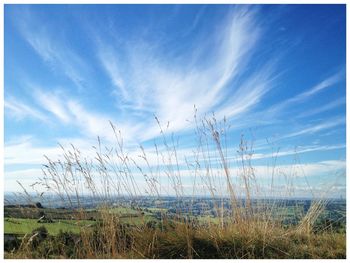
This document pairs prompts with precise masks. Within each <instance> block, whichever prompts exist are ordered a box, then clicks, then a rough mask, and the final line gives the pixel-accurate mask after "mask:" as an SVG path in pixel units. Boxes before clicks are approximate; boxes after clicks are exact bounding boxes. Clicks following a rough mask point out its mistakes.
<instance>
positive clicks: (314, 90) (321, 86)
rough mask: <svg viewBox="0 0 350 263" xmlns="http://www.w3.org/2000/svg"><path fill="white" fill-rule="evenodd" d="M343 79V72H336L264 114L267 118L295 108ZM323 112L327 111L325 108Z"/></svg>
mask: <svg viewBox="0 0 350 263" xmlns="http://www.w3.org/2000/svg"><path fill="white" fill-rule="evenodd" d="M343 79H344V70H341V71H339V72H337V73H336V74H334V75H332V76H330V77H328V78H326V79H325V80H323V81H321V82H319V83H318V84H316V85H315V86H313V87H311V88H310V89H308V90H307V91H304V92H302V93H300V94H298V95H296V96H294V97H292V98H290V99H287V100H285V101H282V102H280V103H278V104H276V105H274V106H272V107H270V108H269V109H267V111H266V112H264V114H268V115H269V116H271V115H276V114H281V113H283V112H284V110H285V109H286V108H288V107H291V106H295V105H296V104H298V103H301V102H303V101H305V100H307V99H309V98H310V97H312V96H314V95H316V94H318V93H319V92H321V91H322V90H325V89H327V88H330V87H332V86H334V85H335V84H337V83H339V82H340V81H341V80H343ZM325 110H327V108H326V109H325Z"/></svg>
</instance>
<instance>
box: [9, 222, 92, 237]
mask: <svg viewBox="0 0 350 263" xmlns="http://www.w3.org/2000/svg"><path fill="white" fill-rule="evenodd" d="M4 220H5V221H4V233H5V234H20V235H24V234H27V233H31V232H32V231H33V230H34V229H36V228H38V227H41V226H44V227H45V228H46V229H47V231H48V232H49V234H51V235H57V234H58V233H59V231H60V230H62V231H66V232H69V231H71V232H73V233H79V232H80V230H81V228H82V227H90V226H92V225H93V224H95V221H90V220H79V221H78V220H55V221H54V222H53V223H38V222H37V220H36V219H26V218H5V219H4Z"/></svg>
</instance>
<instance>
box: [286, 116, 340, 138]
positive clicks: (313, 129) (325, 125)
mask: <svg viewBox="0 0 350 263" xmlns="http://www.w3.org/2000/svg"><path fill="white" fill-rule="evenodd" d="M342 124H345V118H344V117H338V118H335V119H331V120H327V121H325V122H322V123H319V124H316V125H309V126H308V127H306V128H304V129H302V130H299V131H296V132H292V133H288V134H285V135H283V136H282V137H281V139H286V138H291V137H295V136H300V135H305V134H313V133H317V132H321V131H324V130H327V129H330V128H333V127H336V126H339V125H342Z"/></svg>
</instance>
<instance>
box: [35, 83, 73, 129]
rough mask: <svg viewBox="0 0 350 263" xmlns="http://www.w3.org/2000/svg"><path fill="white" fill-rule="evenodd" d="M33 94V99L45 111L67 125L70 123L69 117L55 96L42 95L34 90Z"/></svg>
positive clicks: (42, 93)
mask: <svg viewBox="0 0 350 263" xmlns="http://www.w3.org/2000/svg"><path fill="white" fill-rule="evenodd" d="M35 94H36V95H35V99H36V100H37V101H38V103H39V104H40V105H41V106H42V107H43V108H44V109H45V110H47V111H49V112H51V113H52V114H54V115H55V116H56V117H57V118H58V119H60V120H61V121H62V122H64V123H69V122H70V121H71V116H69V113H68V112H67V110H66V109H65V108H64V107H63V105H62V103H61V101H60V100H59V99H58V97H57V96H55V95H53V94H47V93H44V92H42V91H40V90H36V92H35Z"/></svg>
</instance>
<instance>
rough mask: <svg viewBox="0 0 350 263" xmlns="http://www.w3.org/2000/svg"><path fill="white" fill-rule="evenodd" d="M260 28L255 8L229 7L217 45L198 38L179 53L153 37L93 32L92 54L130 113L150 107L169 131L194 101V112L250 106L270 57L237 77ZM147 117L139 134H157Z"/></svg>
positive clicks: (261, 88) (268, 84)
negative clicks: (115, 37)
mask: <svg viewBox="0 0 350 263" xmlns="http://www.w3.org/2000/svg"><path fill="white" fill-rule="evenodd" d="M198 19H199V18H198ZM197 23H198V21H197ZM261 32H262V28H261V27H260V26H259V23H258V19H257V17H256V10H255V9H254V8H251V7H247V6H244V7H236V8H234V9H233V10H232V12H231V13H230V14H229V16H228V17H227V18H226V19H225V23H224V24H223V25H222V29H220V30H219V32H216V33H217V34H215V35H214V39H213V40H212V41H213V42H214V44H215V45H217V49H215V50H213V49H211V48H210V46H208V45H206V44H205V39H200V41H198V42H197V43H196V45H195V48H196V50H186V52H185V53H184V54H183V56H184V57H182V58H181V59H179V58H176V59H172V58H171V57H169V55H168V54H161V51H160V50H161V48H160V47H159V45H160V44H159V43H153V42H152V43H147V42H145V41H126V43H127V44H126V45H123V44H120V45H117V47H113V46H111V45H109V44H106V43H104V42H103V41H101V38H100V37H98V36H97V37H96V38H95V41H96V46H97V54H98V59H99V60H100V63H101V65H102V67H103V68H104V69H105V72H106V74H107V75H108V76H109V78H110V79H111V82H112V83H113V85H114V86H115V88H116V90H117V91H118V94H121V96H120V97H121V98H122V99H123V100H124V103H125V104H126V107H127V108H128V110H130V112H131V114H132V113H133V110H134V111H135V112H137V114H139V113H140V112H147V113H148V112H151V113H154V114H156V115H157V116H158V117H159V119H160V120H162V121H164V122H167V121H170V122H171V123H170V131H180V130H183V129H186V127H187V122H186V119H191V118H192V116H193V106H194V105H196V107H197V108H198V110H199V114H205V113H209V112H212V111H218V114H219V115H222V117H223V115H226V117H232V116H238V115H240V114H242V113H244V112H247V111H249V110H251V109H252V108H253V107H255V106H256V105H257V104H258V103H259V102H260V100H261V99H262V97H263V96H264V94H265V93H266V92H268V91H269V90H270V89H271V88H272V87H273V85H272V80H273V71H274V67H273V66H274V64H275V62H276V61H274V60H271V61H269V62H267V64H269V65H268V66H267V65H265V67H263V68H262V69H261V70H256V71H253V72H250V75H249V76H248V78H247V79H246V80H245V81H244V82H242V81H240V75H241V74H243V73H246V67H245V66H246V65H247V64H248V63H249V60H250V58H251V57H252V55H253V54H254V52H255V47H256V45H258V43H259V40H260V37H261ZM164 57H165V58H164ZM166 57H168V58H166ZM125 58H127V59H125ZM203 59H204V60H206V61H207V63H204V64H203ZM178 61H181V63H179V62H178ZM233 83H234V84H235V85H233ZM228 93H232V94H231V95H230V98H228V97H227V94H228ZM172 109H176V110H172ZM150 116H152V115H150ZM151 118H152V117H151ZM149 123H150V122H149ZM149 123H148V127H146V130H145V131H144V136H143V139H144V140H146V139H150V138H152V137H153V136H155V135H157V134H158V128H157V126H156V124H155V123H154V125H151V126H150V125H149Z"/></svg>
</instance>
